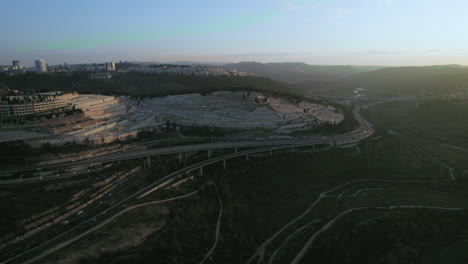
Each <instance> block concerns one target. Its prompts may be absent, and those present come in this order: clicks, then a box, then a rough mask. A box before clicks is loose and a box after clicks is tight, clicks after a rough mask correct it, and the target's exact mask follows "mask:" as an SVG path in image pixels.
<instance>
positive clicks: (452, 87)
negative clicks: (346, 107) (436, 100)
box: [330, 65, 468, 96]
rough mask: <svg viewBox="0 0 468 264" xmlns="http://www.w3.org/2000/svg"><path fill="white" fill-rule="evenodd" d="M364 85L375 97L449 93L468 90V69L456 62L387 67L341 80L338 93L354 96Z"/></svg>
mask: <svg viewBox="0 0 468 264" xmlns="http://www.w3.org/2000/svg"><path fill="white" fill-rule="evenodd" d="M357 88H361V89H365V90H364V91H363V93H364V94H366V95H371V96H407V95H424V96H431V95H447V94H450V93H466V92H467V91H468V68H467V67H462V66H456V65H447V66H427V67H397V68H383V69H379V70H376V71H371V72H365V73H359V74H356V75H353V76H350V77H349V78H346V79H344V80H342V81H340V82H339V83H337V84H336V85H335V86H334V87H333V88H332V89H331V91H330V93H332V94H335V95H354V89H357Z"/></svg>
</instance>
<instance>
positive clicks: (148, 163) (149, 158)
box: [146, 157, 151, 167]
mask: <svg viewBox="0 0 468 264" xmlns="http://www.w3.org/2000/svg"><path fill="white" fill-rule="evenodd" d="M146 163H147V165H148V167H151V157H146Z"/></svg>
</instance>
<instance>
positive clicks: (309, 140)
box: [0, 107, 374, 175]
mask: <svg viewBox="0 0 468 264" xmlns="http://www.w3.org/2000/svg"><path fill="white" fill-rule="evenodd" d="M359 110H360V108H359V107H356V108H355V109H354V110H353V113H354V116H355V118H356V120H357V121H358V123H359V128H358V129H356V130H355V131H352V132H350V133H346V134H341V135H334V136H327V137H301V138H291V139H274V138H273V139H271V138H261V139H257V140H254V139H242V140H241V141H236V142H231V141H228V142H215V143H204V144H193V145H181V146H172V147H164V148H157V149H150V150H139V149H136V150H134V151H126V150H123V151H122V150H121V151H119V152H117V153H112V154H106V155H103V156H98V157H94V158H87V159H83V160H76V161H71V162H63V163H57V164H53V165H48V166H41V167H36V168H24V167H22V168H17V169H9V170H3V171H0V175H2V174H11V173H18V172H27V171H35V170H38V169H54V168H60V167H67V166H78V165H86V164H91V163H106V162H116V161H125V160H132V159H139V158H146V157H154V156H162V155H170V154H178V153H187V152H198V151H208V150H224V149H235V148H262V147H272V146H290V147H294V146H313V145H320V144H337V145H340V144H346V143H353V142H354V143H355V142H359V141H360V140H362V139H364V138H366V137H368V136H370V135H372V134H373V132H374V128H373V126H372V125H371V124H370V123H369V122H367V121H366V120H365V119H364V118H362V117H361V115H360V114H359ZM139 146H140V145H139Z"/></svg>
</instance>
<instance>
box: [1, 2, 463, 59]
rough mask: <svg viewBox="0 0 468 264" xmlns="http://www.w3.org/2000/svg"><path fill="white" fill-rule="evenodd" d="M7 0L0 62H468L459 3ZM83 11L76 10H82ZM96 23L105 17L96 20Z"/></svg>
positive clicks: (4, 6) (461, 5) (461, 3)
mask: <svg viewBox="0 0 468 264" xmlns="http://www.w3.org/2000/svg"><path fill="white" fill-rule="evenodd" d="M25 2H28V4H27V5H26V4H24V2H22V3H16V2H9V3H5V4H4V5H3V6H2V8H3V9H4V10H5V19H6V20H9V21H10V20H11V21H12V20H13V18H15V20H17V21H19V22H18V23H16V24H15V25H12V26H10V27H3V28H2V29H0V34H2V35H4V36H9V38H8V39H5V40H3V43H2V52H1V53H0V65H7V64H10V63H11V61H12V60H22V61H23V63H24V65H25V66H26V67H31V66H33V65H34V64H33V63H34V60H35V59H37V58H44V59H45V60H46V61H47V62H49V63H50V64H63V63H64V62H67V63H69V64H78V63H93V62H105V61H120V60H126V61H154V62H162V63H164V62H174V61H194V62H240V61H258V62H286V61H301V62H305V63H309V64H321V65H331V64H334V65H338V64H341V65H349V64H354V65H382V66H399V65H401V66H405V65H434V64H463V65H468V49H467V48H465V47H466V45H467V44H468V38H467V37H466V36H465V35H466V34H464V28H463V25H465V24H466V23H467V22H468V18H467V17H466V16H465V15H464V13H463V10H466V8H467V7H468V3H466V2H464V1H461V0H448V1H439V0H428V1H423V0H416V1H407V0H358V1H353V3H350V2H349V1H344V0H315V1H314V0H275V1H266V0H261V1H256V2H255V3H251V2H247V1H238V2H236V3H223V4H222V5H220V4H219V3H218V2H216V1H213V0H208V1H204V2H203V3H187V2H182V1H173V2H171V3H166V2H159V3H155V2H154V1H147V0H142V1H138V4H134V3H133V4H130V3H129V2H125V1H117V2H114V1H112V2H110V1H100V2H99V3H93V2H91V1H80V2H77V3H62V2H60V1H56V0H47V1H44V2H41V3H37V2H35V1H25ZM83 14H86V16H83ZM104 22H105V23H104Z"/></svg>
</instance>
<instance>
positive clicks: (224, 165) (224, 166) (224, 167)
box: [223, 160, 226, 169]
mask: <svg viewBox="0 0 468 264" xmlns="http://www.w3.org/2000/svg"><path fill="white" fill-rule="evenodd" d="M223 169H226V160H223Z"/></svg>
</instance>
